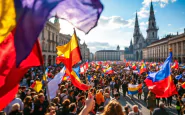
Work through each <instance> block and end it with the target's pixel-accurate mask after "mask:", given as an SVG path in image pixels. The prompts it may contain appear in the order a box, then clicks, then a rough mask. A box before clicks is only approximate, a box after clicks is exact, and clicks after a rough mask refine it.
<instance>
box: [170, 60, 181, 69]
mask: <svg viewBox="0 0 185 115" xmlns="http://www.w3.org/2000/svg"><path fill="white" fill-rule="evenodd" d="M171 68H174V69H178V68H179V64H178V62H177V60H175V63H174V64H173V66H172V67H171Z"/></svg>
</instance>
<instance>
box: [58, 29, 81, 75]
mask: <svg viewBox="0 0 185 115" xmlns="http://www.w3.org/2000/svg"><path fill="white" fill-rule="evenodd" d="M56 48H57V55H58V57H57V58H56V60H57V63H60V62H62V63H63V64H64V65H65V66H66V73H67V74H68V75H70V73H71V71H72V66H74V65H75V64H77V63H78V62H79V61H81V55H80V48H79V46H78V40H77V37H76V32H75V31H74V34H73V36H72V38H71V40H70V41H69V43H67V44H65V45H63V46H57V47H56Z"/></svg>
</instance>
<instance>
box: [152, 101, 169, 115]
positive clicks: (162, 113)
mask: <svg viewBox="0 0 185 115" xmlns="http://www.w3.org/2000/svg"><path fill="white" fill-rule="evenodd" d="M152 115H169V114H168V112H166V110H165V108H164V103H163V102H160V103H159V108H156V109H154V111H153V113H152Z"/></svg>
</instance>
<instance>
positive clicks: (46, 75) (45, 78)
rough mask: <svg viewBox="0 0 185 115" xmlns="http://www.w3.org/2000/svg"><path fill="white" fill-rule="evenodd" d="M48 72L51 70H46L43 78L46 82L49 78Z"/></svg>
mask: <svg viewBox="0 0 185 115" xmlns="http://www.w3.org/2000/svg"><path fill="white" fill-rule="evenodd" d="M48 70H49V69H48V68H46V70H45V73H44V76H43V78H42V79H43V80H44V81H46V80H47V78H48Z"/></svg>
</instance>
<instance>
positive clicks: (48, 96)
mask: <svg viewBox="0 0 185 115" xmlns="http://www.w3.org/2000/svg"><path fill="white" fill-rule="evenodd" d="M42 67H43V71H44V72H45V70H46V69H45V66H44V65H43V66H42ZM44 74H45V73H44ZM44 83H45V85H46V94H47V99H48V102H49V106H51V100H50V94H49V89H48V81H47V78H46V80H45V81H44Z"/></svg>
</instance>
